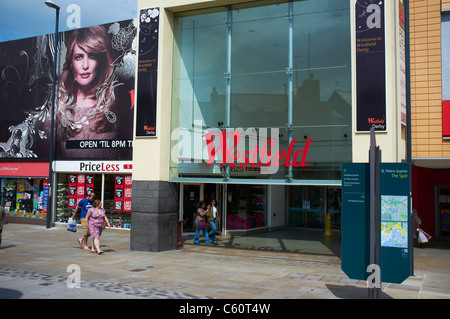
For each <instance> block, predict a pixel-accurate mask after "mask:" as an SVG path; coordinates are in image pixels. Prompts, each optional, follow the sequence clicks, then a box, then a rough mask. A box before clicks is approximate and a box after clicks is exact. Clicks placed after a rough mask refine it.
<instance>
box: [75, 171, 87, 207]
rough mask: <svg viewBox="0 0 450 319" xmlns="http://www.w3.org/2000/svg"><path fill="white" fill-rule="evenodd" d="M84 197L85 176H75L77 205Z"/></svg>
mask: <svg viewBox="0 0 450 319" xmlns="http://www.w3.org/2000/svg"><path fill="white" fill-rule="evenodd" d="M85 195H86V175H84V174H79V175H77V201H76V202H77V203H78V202H79V201H80V200H82V199H83V198H84V197H85Z"/></svg>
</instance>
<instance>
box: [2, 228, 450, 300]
mask: <svg viewBox="0 0 450 319" xmlns="http://www.w3.org/2000/svg"><path fill="white" fill-rule="evenodd" d="M80 235H81V234H80V233H75V234H74V233H70V232H67V231H66V230H65V228H63V227H55V228H51V229H46V228H45V227H43V226H36V225H20V224H11V223H10V224H7V225H5V226H4V231H3V243H2V247H1V249H0V299H17V298H19V299H60V298H70V299H85V298H104V299H177V300H180V299H182V300H185V299H186V300H212V299H236V300H239V299H242V300H250V299H253V300H258V299H259V300H260V299H280V300H281V299H282V300H286V299H291V300H293V299H366V298H367V297H368V289H367V285H366V282H365V281H360V280H353V279H350V278H348V277H347V276H346V275H345V273H343V271H342V270H341V269H340V259H339V257H338V256H336V255H333V254H330V253H328V252H327V253H324V251H316V253H312V252H311V251H308V252H307V253H300V252H293V250H292V251H285V252H280V251H276V250H267V249H261V247H260V246H259V245H258V247H257V249H255V250H252V249H251V245H250V243H252V244H255V238H252V241H251V242H249V243H248V245H245V246H246V247H245V249H240V248H239V247H233V246H226V245H225V244H222V245H218V246H210V245H206V244H200V245H193V244H190V243H189V240H188V241H185V244H184V246H183V249H180V250H174V251H167V252H141V251H131V250H130V249H129V234H128V233H124V232H114V231H109V230H105V232H104V233H103V235H102V238H101V244H102V249H103V250H104V251H105V253H104V254H102V255H96V254H92V253H90V252H88V251H83V250H82V249H80V248H79V246H78V244H77V241H76V240H77V238H78V237H79V236H80ZM290 240H291V241H292V238H290ZM224 242H227V241H225V240H224ZM244 243H245V242H244V239H243V238H242V239H240V240H239V246H242V245H244ZM290 245H291V247H295V246H293V245H294V244H293V243H292V242H290ZM302 245H305V243H304V242H303V243H301V245H300V244H299V246H302ZM414 253H415V254H414V256H415V265H416V268H415V269H416V271H415V276H411V277H409V278H408V279H407V280H406V281H405V282H404V283H402V284H399V285H398V284H395V285H394V284H389V283H383V286H382V295H381V297H382V298H384V299H417V298H420V299H429V298H430V299H450V258H449V256H450V250H448V249H420V250H417V249H416V250H415V251H414ZM69 265H76V266H77V267H79V269H80V288H69V287H68V284H67V280H68V278H69V277H70V276H71V275H72V272H69V271H68V266H69Z"/></svg>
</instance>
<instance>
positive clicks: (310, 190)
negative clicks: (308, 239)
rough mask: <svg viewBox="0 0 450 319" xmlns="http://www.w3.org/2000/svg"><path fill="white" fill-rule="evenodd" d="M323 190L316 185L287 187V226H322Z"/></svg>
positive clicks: (323, 220)
mask: <svg viewBox="0 0 450 319" xmlns="http://www.w3.org/2000/svg"><path fill="white" fill-rule="evenodd" d="M324 190H326V188H324V187H317V186H292V187H290V188H289V226H293V227H305V228H324V225H325V210H324V208H325V207H324Z"/></svg>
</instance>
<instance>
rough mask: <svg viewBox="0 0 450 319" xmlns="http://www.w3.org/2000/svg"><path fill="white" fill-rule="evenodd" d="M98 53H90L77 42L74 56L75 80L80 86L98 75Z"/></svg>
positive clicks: (90, 81) (87, 83)
mask: <svg viewBox="0 0 450 319" xmlns="http://www.w3.org/2000/svg"><path fill="white" fill-rule="evenodd" d="M97 65H98V61H97V55H96V54H94V53H88V52H86V51H84V50H83V49H82V48H80V47H79V46H78V44H75V47H74V50H73V56H72V66H73V74H74V77H75V81H76V82H77V83H78V85H80V86H87V85H90V84H91V83H92V80H94V79H95V77H96V75H97Z"/></svg>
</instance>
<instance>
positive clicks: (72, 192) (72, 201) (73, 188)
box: [68, 174, 77, 208]
mask: <svg viewBox="0 0 450 319" xmlns="http://www.w3.org/2000/svg"><path fill="white" fill-rule="evenodd" d="M76 205H77V175H75V174H70V175H69V200H68V207H69V208H75V206H76Z"/></svg>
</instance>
